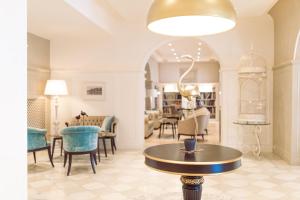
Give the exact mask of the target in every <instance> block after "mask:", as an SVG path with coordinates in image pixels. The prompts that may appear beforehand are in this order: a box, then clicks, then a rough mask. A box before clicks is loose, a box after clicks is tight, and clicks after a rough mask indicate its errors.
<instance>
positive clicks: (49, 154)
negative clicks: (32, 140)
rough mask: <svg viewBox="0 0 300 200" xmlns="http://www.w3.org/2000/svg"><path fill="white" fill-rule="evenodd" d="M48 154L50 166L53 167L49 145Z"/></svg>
mask: <svg viewBox="0 0 300 200" xmlns="http://www.w3.org/2000/svg"><path fill="white" fill-rule="evenodd" d="M48 156H49V159H50V163H51V165H52V167H54V164H53V161H52V155H51V147H50V146H48Z"/></svg>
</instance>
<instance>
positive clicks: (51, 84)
mask: <svg viewBox="0 0 300 200" xmlns="http://www.w3.org/2000/svg"><path fill="white" fill-rule="evenodd" d="M44 94H45V95H51V96H60V95H67V94H68V88H67V84H66V81H64V80H48V81H47V84H46V88H45V92H44Z"/></svg>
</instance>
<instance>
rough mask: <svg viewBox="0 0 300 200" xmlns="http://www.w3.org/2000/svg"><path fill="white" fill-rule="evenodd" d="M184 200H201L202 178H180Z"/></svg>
mask: <svg viewBox="0 0 300 200" xmlns="http://www.w3.org/2000/svg"><path fill="white" fill-rule="evenodd" d="M180 180H181V182H182V192H183V199H184V200H201V195H202V184H203V182H204V178H203V176H181V178H180Z"/></svg>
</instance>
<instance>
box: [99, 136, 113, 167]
mask: <svg viewBox="0 0 300 200" xmlns="http://www.w3.org/2000/svg"><path fill="white" fill-rule="evenodd" d="M113 131H115V130H113ZM116 136H117V135H116V134H115V132H100V133H99V134H98V149H97V150H98V159H99V162H100V141H101V140H102V143H103V148H104V153H105V157H107V150H106V142H105V140H107V139H108V140H110V145H111V151H112V154H115V151H116V150H117V146H116V142H115V138H116Z"/></svg>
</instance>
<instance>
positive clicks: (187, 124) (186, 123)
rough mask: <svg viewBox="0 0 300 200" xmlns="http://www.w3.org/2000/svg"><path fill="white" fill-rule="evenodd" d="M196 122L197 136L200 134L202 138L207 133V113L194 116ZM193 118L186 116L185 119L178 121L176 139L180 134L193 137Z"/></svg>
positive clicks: (194, 125)
mask: <svg viewBox="0 0 300 200" xmlns="http://www.w3.org/2000/svg"><path fill="white" fill-rule="evenodd" d="M196 118H197V122H198V131H197V136H202V139H203V140H204V135H205V134H207V125H208V120H209V115H198V116H196ZM195 128H196V124H195V120H194V118H188V119H185V120H179V121H178V140H179V139H180V136H181V135H185V136H191V137H195Z"/></svg>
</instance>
